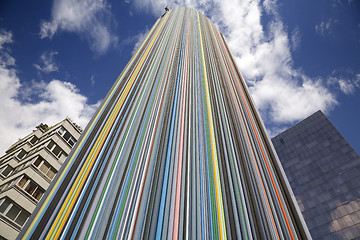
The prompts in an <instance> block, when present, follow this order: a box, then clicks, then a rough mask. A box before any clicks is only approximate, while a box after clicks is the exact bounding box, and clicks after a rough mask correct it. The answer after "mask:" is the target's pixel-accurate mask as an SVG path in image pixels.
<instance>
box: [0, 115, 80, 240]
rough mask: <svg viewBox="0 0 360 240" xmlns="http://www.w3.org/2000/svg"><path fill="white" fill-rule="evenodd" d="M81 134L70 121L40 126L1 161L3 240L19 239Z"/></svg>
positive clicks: (1, 222)
mask: <svg viewBox="0 0 360 240" xmlns="http://www.w3.org/2000/svg"><path fill="white" fill-rule="evenodd" d="M80 133H81V131H80V128H79V127H78V126H76V125H75V124H74V123H72V122H71V121H70V120H69V119H65V120H63V121H62V122H60V123H58V124H56V125H54V126H53V127H51V128H49V127H48V126H47V125H45V124H40V125H39V126H37V128H36V130H34V131H33V132H32V133H31V134H29V135H27V136H26V137H24V138H22V139H19V140H18V141H17V142H16V143H14V144H13V145H12V146H11V147H10V148H9V149H8V150H7V151H6V154H5V155H4V156H2V157H1V158H0V239H15V238H16V237H17V235H18V234H19V232H20V230H21V228H22V227H23V226H24V224H25V223H26V221H27V219H28V218H29V216H30V215H31V213H32V212H33V211H34V209H35V207H36V205H37V204H38V202H39V201H40V200H41V198H42V197H43V195H44V193H45V191H46V190H47V188H48V187H49V185H50V183H51V181H52V180H53V179H54V177H55V176H56V174H57V172H58V171H59V170H60V167H61V165H62V164H63V163H64V161H65V159H66V157H67V156H68V154H69V153H70V150H71V149H72V147H73V146H74V145H75V143H76V141H77V139H78V138H79V137H80Z"/></svg>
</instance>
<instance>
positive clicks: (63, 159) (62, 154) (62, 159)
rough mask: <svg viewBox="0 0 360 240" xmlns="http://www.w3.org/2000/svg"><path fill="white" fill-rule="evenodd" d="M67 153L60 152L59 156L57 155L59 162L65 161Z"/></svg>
mask: <svg viewBox="0 0 360 240" xmlns="http://www.w3.org/2000/svg"><path fill="white" fill-rule="evenodd" d="M66 157H67V155H66V154H65V153H61V156H60V157H59V162H60V163H61V164H63V163H64V162H65V159H66Z"/></svg>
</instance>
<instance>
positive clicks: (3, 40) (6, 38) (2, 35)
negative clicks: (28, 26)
mask: <svg viewBox="0 0 360 240" xmlns="http://www.w3.org/2000/svg"><path fill="white" fill-rule="evenodd" d="M12 42H13V39H12V32H7V31H4V30H1V31H0V50H2V49H3V45H4V44H7V43H12Z"/></svg>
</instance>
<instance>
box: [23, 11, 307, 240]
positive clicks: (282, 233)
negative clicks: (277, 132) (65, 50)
mask: <svg viewBox="0 0 360 240" xmlns="http://www.w3.org/2000/svg"><path fill="white" fill-rule="evenodd" d="M299 212H300V211H299V210H298V208H297V204H296V202H295V201H294V197H293V195H292V192H291V190H290V188H289V185H288V183H287V180H286V178H285V177H284V173H283V170H282V168H281V166H280V165H279V161H278V159H277V157H276V154H275V153H274V150H273V147H272V145H271V144H270V141H269V139H268V137H267V136H266V133H265V128H264V126H263V124H262V121H261V119H260V117H259V115H258V113H257V111H256V109H255V107H254V104H253V102H252V100H251V97H250V95H249V92H248V90H247V87H246V84H245V82H244V80H243V78H242V76H241V74H240V72H239V70H238V69H237V67H236V65H235V62H234V59H233V57H232V56H231V53H230V51H229V49H228V47H227V45H226V42H225V39H224V37H223V35H222V34H221V33H220V32H219V31H218V30H217V29H216V27H215V26H214V25H213V24H212V23H211V22H210V21H209V19H207V18H206V17H205V16H204V15H202V14H200V13H198V12H197V11H194V10H191V9H186V8H177V9H174V10H170V11H169V12H167V13H165V14H164V15H163V17H161V18H159V19H158V20H157V22H156V23H155V25H154V26H153V28H152V29H151V30H150V32H149V33H148V35H147V37H146V39H145V40H144V42H143V43H142V45H141V46H140V48H139V49H138V50H137V52H136V53H135V54H134V56H133V57H132V59H131V60H130V61H129V63H128V65H127V66H126V67H125V69H124V70H123V72H122V73H121V75H120V76H119V78H118V79H117V81H116V82H115V84H114V86H113V87H112V89H111V90H110V92H109V93H108V95H107V96H106V98H105V99H104V102H103V103H102V105H101V106H100V107H99V109H98V111H97V112H96V114H95V115H94V117H93V119H92V120H91V121H90V123H89V125H88V126H87V128H86V129H85V131H84V132H83V135H82V137H81V139H80V140H79V141H78V143H77V145H76V146H75V147H74V149H73V151H72V153H71V154H70V155H69V157H68V160H67V162H66V164H64V166H63V167H62V170H61V171H60V172H59V173H58V174H57V177H56V179H55V180H54V182H53V184H52V188H50V190H49V191H48V192H47V194H46V195H45V196H43V198H42V200H41V202H40V203H39V206H38V207H37V209H36V210H35V213H34V214H33V215H32V217H31V218H30V219H29V220H28V222H27V224H26V226H25V228H24V229H23V231H22V232H21V234H20V236H19V238H22V239H30V238H33V239H110V238H111V239H128V238H135V239H178V238H180V239H184V238H185V239H189V238H190V239H196V238H197V239H227V238H229V239H236V238H238V239H240V238H241V239H306V238H310V235H309V233H308V230H307V228H306V225H305V223H304V221H303V220H302V216H301V214H300V213H299Z"/></svg>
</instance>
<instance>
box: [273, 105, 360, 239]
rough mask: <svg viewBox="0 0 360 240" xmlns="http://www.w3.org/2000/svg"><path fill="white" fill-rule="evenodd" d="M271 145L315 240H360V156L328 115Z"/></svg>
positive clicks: (297, 127)
mask: <svg viewBox="0 0 360 240" xmlns="http://www.w3.org/2000/svg"><path fill="white" fill-rule="evenodd" d="M272 141H273V143H274V147H275V149H276V151H277V154H278V156H279V159H280V161H281V163H282V165H283V168H284V170H285V173H286V175H287V177H288V179H289V182H290V185H291V187H292V189H293V191H294V194H295V197H296V199H297V201H298V203H299V206H300V209H301V211H302V213H303V216H304V218H305V221H306V223H307V226H308V228H309V230H310V233H311V235H312V237H313V239H360V157H359V155H358V154H357V153H356V152H355V151H354V150H353V148H352V147H351V146H350V145H349V143H348V142H347V141H346V140H345V139H344V138H343V136H342V135H341V134H340V133H339V132H338V131H337V130H336V128H335V127H334V126H333V125H332V124H331V122H330V121H329V120H328V119H327V118H326V116H325V115H324V114H323V113H322V112H321V111H318V112H316V113H314V114H313V115H311V116H310V117H308V118H306V119H305V120H303V121H301V122H299V123H298V124H296V125H295V126H293V127H291V128H289V129H288V130H286V131H284V132H283V133H281V134H279V135H278V136H276V137H274V138H273V139H272Z"/></svg>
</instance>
